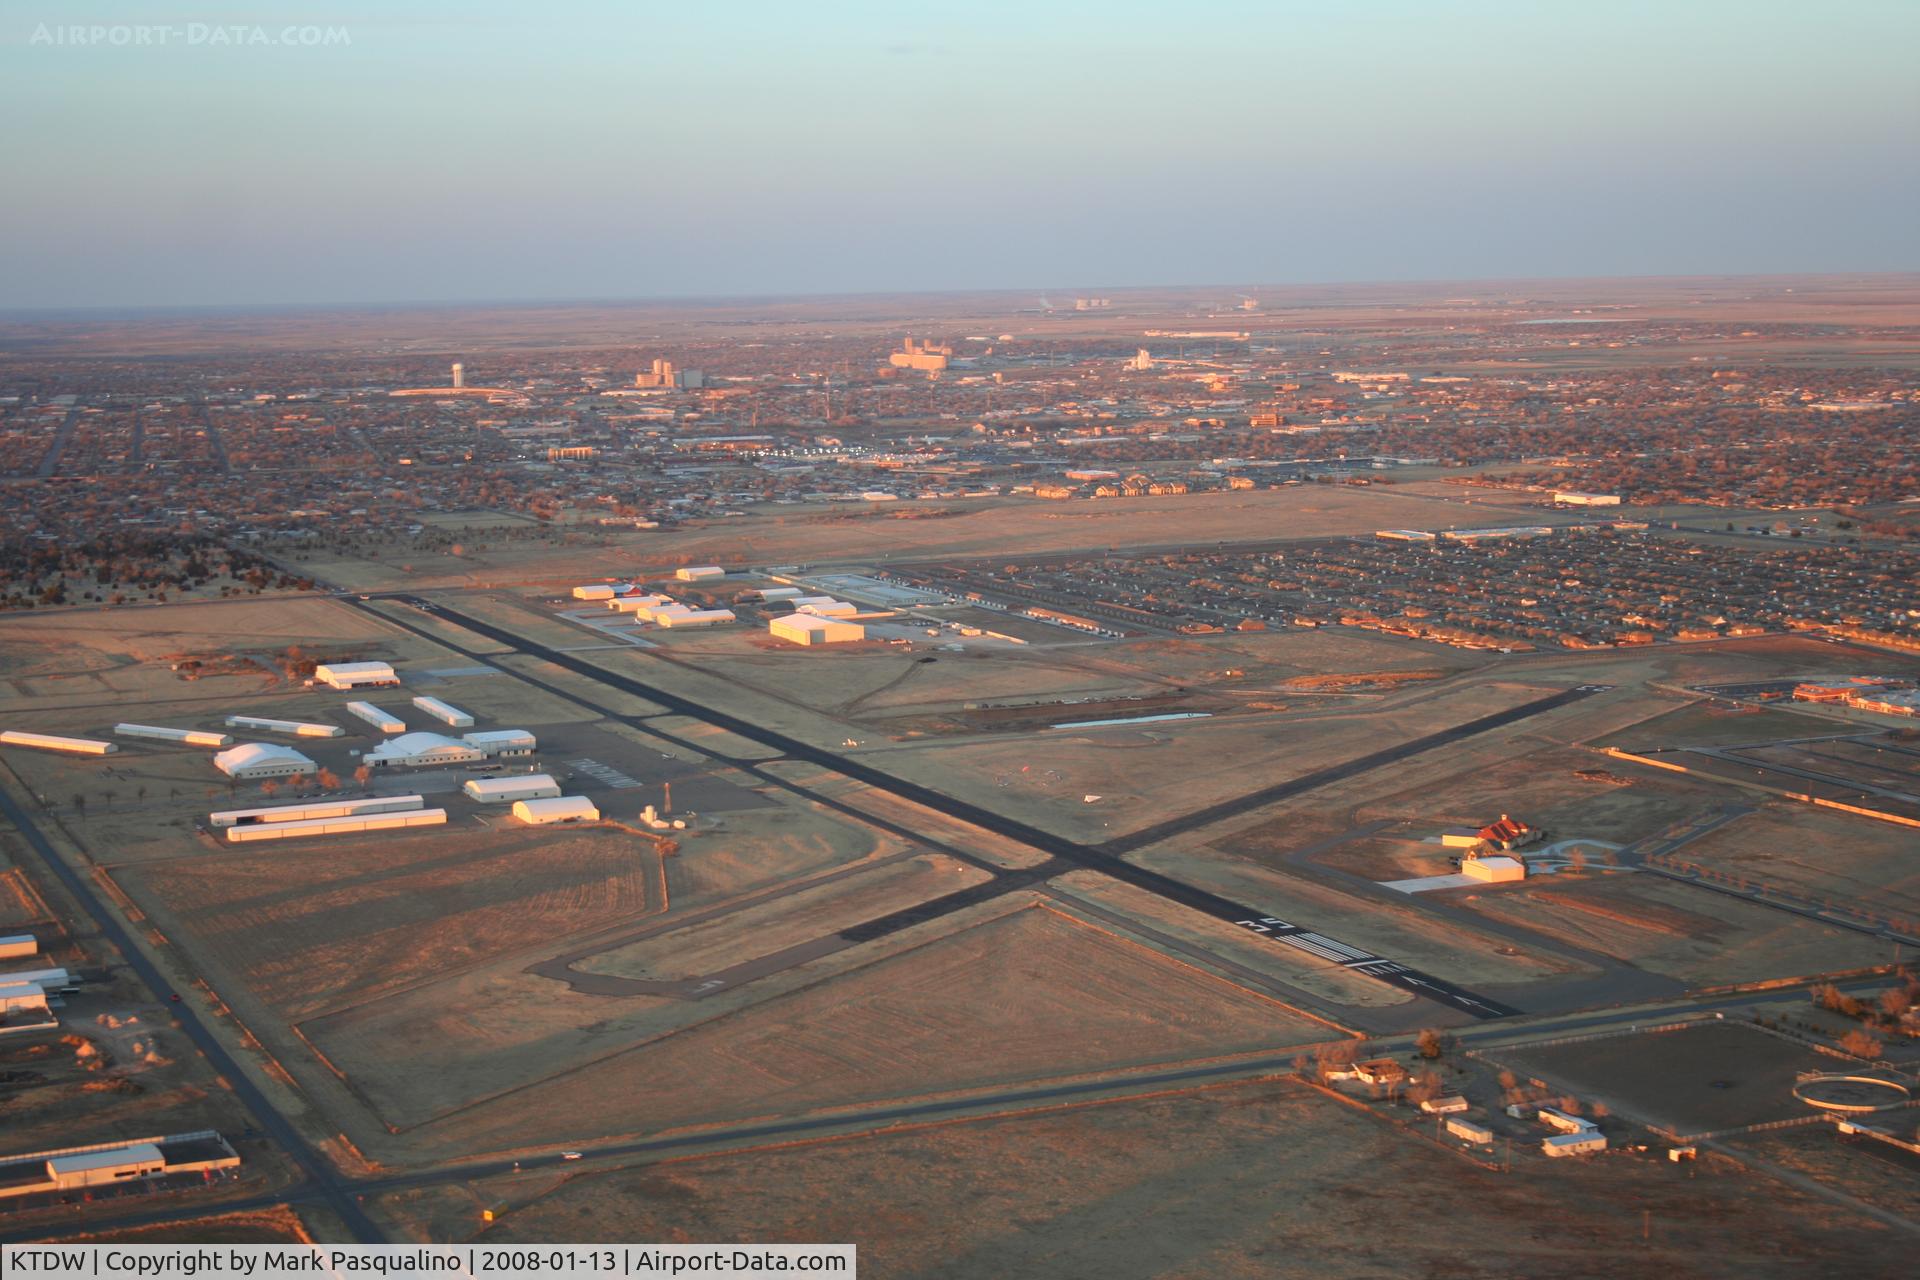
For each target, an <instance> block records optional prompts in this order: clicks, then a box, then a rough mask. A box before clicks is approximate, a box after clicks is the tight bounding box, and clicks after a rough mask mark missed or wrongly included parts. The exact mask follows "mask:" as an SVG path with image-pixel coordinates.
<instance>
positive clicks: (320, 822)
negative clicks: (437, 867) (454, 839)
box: [227, 809, 447, 844]
mask: <svg viewBox="0 0 1920 1280" xmlns="http://www.w3.org/2000/svg"><path fill="white" fill-rule="evenodd" d="M446 820H447V811H446V810H445V809H407V810H404V811H402V812H399V813H349V814H344V815H342V816H340V817H335V818H302V819H299V820H298V821H295V822H255V823H251V824H249V825H247V826H243V827H228V828H227V839H228V840H230V841H232V842H233V843H235V844H243V843H246V842H247V841H251V840H296V839H300V838H302V837H305V836H338V835H351V834H358V833H361V832H367V831H390V830H394V829H396V828H401V827H437V826H441V825H443V824H444V823H445V822H446Z"/></svg>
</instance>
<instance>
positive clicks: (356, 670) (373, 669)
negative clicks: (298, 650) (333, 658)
mask: <svg viewBox="0 0 1920 1280" xmlns="http://www.w3.org/2000/svg"><path fill="white" fill-rule="evenodd" d="M313 681H314V683H315V684H323V685H325V686H327V688H329V689H379V688H384V687H388V686H391V685H396V684H399V683H400V677H399V676H397V675H395V674H394V673H393V668H392V667H391V666H390V665H388V664H387V663H384V662H323V663H321V664H320V665H319V666H317V667H315V668H314V669H313Z"/></svg>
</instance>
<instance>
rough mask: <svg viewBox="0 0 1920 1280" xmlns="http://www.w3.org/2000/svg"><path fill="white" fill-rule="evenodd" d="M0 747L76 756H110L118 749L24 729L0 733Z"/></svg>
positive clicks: (88, 741)
mask: <svg viewBox="0 0 1920 1280" xmlns="http://www.w3.org/2000/svg"><path fill="white" fill-rule="evenodd" d="M0 746H7V747H37V748H39V749H40V750H42V751H65V752H67V753H69V754H70V755H76V756H105V755H112V754H113V753H114V752H116V751H118V750H119V749H120V748H119V747H118V746H117V745H116V744H114V743H111V742H99V741H96V740H95V739H93V738H63V737H61V736H59V735H58V734H53V733H28V732H27V731H26V730H24V729H7V730H5V731H4V732H0Z"/></svg>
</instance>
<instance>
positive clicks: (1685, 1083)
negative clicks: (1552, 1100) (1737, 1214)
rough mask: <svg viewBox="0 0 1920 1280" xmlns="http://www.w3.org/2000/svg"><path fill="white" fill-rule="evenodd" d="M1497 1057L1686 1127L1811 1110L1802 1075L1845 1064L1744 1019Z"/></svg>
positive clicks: (1647, 1119) (1708, 1128)
mask: <svg viewBox="0 0 1920 1280" xmlns="http://www.w3.org/2000/svg"><path fill="white" fill-rule="evenodd" d="M1490 1056H1491V1057H1494V1058H1496V1059H1497V1060H1498V1061H1500V1062H1501V1063H1502V1064H1503V1065H1506V1066H1510V1067H1512V1068H1513V1069H1514V1070H1515V1071H1516V1072H1518V1073H1519V1074H1521V1075H1526V1076H1538V1077H1539V1078H1541V1079H1544V1080H1546V1081H1547V1082H1548V1084H1550V1085H1555V1086H1558V1087H1562V1088H1570V1089H1573V1090H1574V1091H1575V1092H1576V1094H1577V1096H1578V1097H1579V1098H1581V1099H1582V1100H1584V1101H1585V1102H1587V1103H1593V1102H1604V1103H1606V1105H1607V1106H1608V1108H1609V1109H1611V1110H1612V1111H1613V1112H1614V1113H1615V1114H1617V1115H1619V1116H1622V1117H1624V1118H1627V1119H1631V1120H1633V1121H1635V1122H1637V1123H1641V1124H1657V1125H1660V1126H1662V1127H1663V1128H1666V1129H1670V1130H1673V1131H1674V1132H1677V1133H1680V1134H1682V1135H1685V1134H1689V1133H1703V1132H1712V1131H1715V1130H1719V1129H1734V1128H1740V1127H1742V1126H1745V1125H1750V1124H1761V1123H1764V1122H1766V1121H1771V1120H1789V1119H1793V1118H1796V1117H1799V1116H1804V1115H1806V1114H1807V1112H1808V1108H1807V1106H1806V1104H1805V1103H1803V1102H1801V1101H1799V1100H1798V1099H1797V1098H1795V1097H1794V1096H1793V1086H1794V1084H1795V1082H1796V1076H1797V1074H1798V1073H1800V1072H1806V1071H1843V1070H1846V1069H1847V1064H1846V1062H1845V1061H1844V1060H1843V1059H1839V1058H1833V1057H1829V1056H1827V1055H1825V1054H1820V1053H1815V1052H1814V1051H1813V1050H1812V1049H1808V1048H1805V1047H1804V1046H1801V1045H1798V1044H1795V1043H1793V1042H1792V1041H1789V1040H1783V1039H1781V1038H1780V1037H1779V1036H1775V1035H1772V1034H1770V1033H1768V1032H1766V1031H1762V1030H1760V1029H1759V1028H1757V1027H1751V1026H1746V1025H1743V1024H1741V1023H1738V1022H1713V1023H1707V1024H1704V1025H1699V1026H1692V1027H1688V1028H1685V1029H1684V1030H1680V1031H1661V1032H1652V1033H1643V1034H1640V1035H1626V1036H1613V1037H1609V1038H1607V1039H1603V1040H1583V1041H1578V1042H1576V1043H1573V1044H1563V1045H1552V1046H1544V1047H1537V1048H1519V1049H1499V1050H1495V1051H1493V1052H1492V1053H1491V1054H1490Z"/></svg>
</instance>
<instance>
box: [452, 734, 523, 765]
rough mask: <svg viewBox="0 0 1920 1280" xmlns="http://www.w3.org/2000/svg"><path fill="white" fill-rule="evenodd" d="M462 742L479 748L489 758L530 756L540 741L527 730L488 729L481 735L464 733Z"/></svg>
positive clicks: (461, 736)
mask: <svg viewBox="0 0 1920 1280" xmlns="http://www.w3.org/2000/svg"><path fill="white" fill-rule="evenodd" d="M460 740H461V741H462V742H465V743H466V744H467V745H468V746H470V747H478V748H479V749H480V750H481V751H483V752H485V753H486V754H487V756H488V757H489V758H492V757H494V756H530V755H532V754H533V752H534V748H535V747H537V746H539V741H538V740H537V739H536V738H535V737H534V736H533V735H532V734H531V733H528V732H527V731H526V730H525V729H486V730H482V731H481V732H479V733H463V734H461V735H460Z"/></svg>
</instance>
